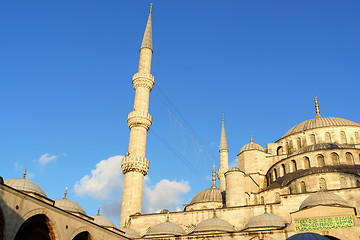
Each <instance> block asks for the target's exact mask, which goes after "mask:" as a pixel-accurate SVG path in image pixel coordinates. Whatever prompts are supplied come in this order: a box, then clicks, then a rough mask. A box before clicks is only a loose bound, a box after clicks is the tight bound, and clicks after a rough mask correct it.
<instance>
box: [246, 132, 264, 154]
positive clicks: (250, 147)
mask: <svg viewBox="0 0 360 240" xmlns="http://www.w3.org/2000/svg"><path fill="white" fill-rule="evenodd" d="M250 150H259V151H262V152H265V149H264V148H263V147H262V146H260V145H259V144H257V143H254V141H253V138H252V136H251V138H250V143H248V144H246V145H245V146H243V147H242V148H241V149H240V153H242V152H244V151H250Z"/></svg>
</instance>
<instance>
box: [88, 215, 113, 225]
mask: <svg viewBox="0 0 360 240" xmlns="http://www.w3.org/2000/svg"><path fill="white" fill-rule="evenodd" d="M91 217H92V218H94V223H96V224H97V225H100V226H102V227H113V228H116V225H115V223H114V222H113V221H111V220H110V219H109V218H107V217H105V216H101V215H100V213H98V214H97V215H94V216H91Z"/></svg>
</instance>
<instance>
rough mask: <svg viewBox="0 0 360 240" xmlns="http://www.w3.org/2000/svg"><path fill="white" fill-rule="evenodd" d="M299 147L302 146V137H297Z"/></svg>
mask: <svg viewBox="0 0 360 240" xmlns="http://www.w3.org/2000/svg"><path fill="white" fill-rule="evenodd" d="M297 147H298V149H300V148H301V138H300V137H298V138H297Z"/></svg>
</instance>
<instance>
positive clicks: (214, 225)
mask: <svg viewBox="0 0 360 240" xmlns="http://www.w3.org/2000/svg"><path fill="white" fill-rule="evenodd" d="M207 231H221V232H235V228H234V227H233V226H232V225H231V224H230V223H228V222H227V221H225V220H222V219H220V218H215V217H214V218H209V219H206V220H204V221H202V222H200V223H199V224H198V225H197V226H196V228H195V229H194V232H207Z"/></svg>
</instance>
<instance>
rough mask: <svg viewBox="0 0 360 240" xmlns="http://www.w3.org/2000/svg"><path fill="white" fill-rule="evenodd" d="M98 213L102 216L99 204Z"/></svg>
mask: <svg viewBox="0 0 360 240" xmlns="http://www.w3.org/2000/svg"><path fill="white" fill-rule="evenodd" d="M97 215H99V216H100V205H99V208H98V214H97Z"/></svg>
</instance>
